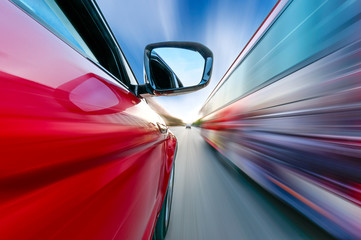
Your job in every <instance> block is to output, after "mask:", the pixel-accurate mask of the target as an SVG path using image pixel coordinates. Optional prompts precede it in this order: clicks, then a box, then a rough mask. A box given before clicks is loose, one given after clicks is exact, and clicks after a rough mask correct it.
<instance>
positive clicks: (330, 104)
mask: <svg viewBox="0 0 361 240" xmlns="http://www.w3.org/2000/svg"><path fill="white" fill-rule="evenodd" d="M360 16H361V4H360V1H318V0H317V1H305V0H294V1H283V0H281V1H279V2H278V3H277V5H276V7H275V8H274V10H273V11H272V12H271V13H270V15H269V17H268V18H267V19H266V20H265V21H264V23H263V25H262V26H261V27H260V28H259V29H258V31H257V32H256V33H255V35H254V37H253V38H252V39H251V40H250V41H249V43H248V44H247V46H246V47H245V48H244V49H243V51H242V52H241V54H240V55H239V57H238V58H237V59H236V61H235V62H234V64H233V65H232V67H231V68H230V69H229V70H228V72H227V73H226V75H225V76H224V77H223V79H222V80H221V82H220V83H219V84H218V85H217V87H216V88H215V89H214V91H213V92H212V93H211V95H210V96H209V98H208V100H207V101H206V103H205V104H204V106H203V107H202V109H201V112H200V113H201V116H203V117H202V118H201V119H200V122H201V133H202V136H203V137H204V138H205V139H206V140H207V141H208V142H209V143H210V144H211V145H212V146H214V147H215V148H217V149H218V150H219V151H220V152H221V153H222V154H224V155H225V156H226V157H227V158H228V159H229V160H230V161H232V162H233V163H234V164H235V165H236V166H238V167H239V168H240V169H241V170H242V171H243V172H244V173H246V174H247V175H248V176H250V177H251V178H252V179H253V180H254V181H256V182H257V183H259V184H260V185H262V186H263V187H264V188H265V189H267V190H269V191H270V192H272V193H273V194H275V195H277V196H278V197H280V198H281V199H283V200H284V201H286V202H287V203H289V204H290V205H292V206H293V207H295V208H296V209H298V210H299V211H300V212H302V213H303V214H304V215H306V216H308V217H309V218H310V219H311V220H313V221H314V222H316V223H317V224H319V225H320V226H321V227H323V228H324V229H326V230H327V231H328V232H330V233H331V234H333V235H334V236H336V237H337V238H340V239H361V177H360V176H361V127H360V125H361V64H360V63H361V31H360V29H361V21H360V20H359V19H360Z"/></svg>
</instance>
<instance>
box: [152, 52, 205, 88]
mask: <svg viewBox="0 0 361 240" xmlns="http://www.w3.org/2000/svg"><path fill="white" fill-rule="evenodd" d="M204 65H205V60H204V58H203V57H202V55H201V54H200V53H198V52H196V51H192V50H189V49H183V48H171V47H161V48H154V49H153V50H152V52H151V56H150V72H151V75H153V76H152V77H153V79H164V81H163V80H162V81H160V82H158V81H157V82H156V83H155V85H156V86H155V87H156V89H172V88H182V87H190V86H195V85H198V84H199V83H200V81H201V80H202V76H203V71H204Z"/></svg>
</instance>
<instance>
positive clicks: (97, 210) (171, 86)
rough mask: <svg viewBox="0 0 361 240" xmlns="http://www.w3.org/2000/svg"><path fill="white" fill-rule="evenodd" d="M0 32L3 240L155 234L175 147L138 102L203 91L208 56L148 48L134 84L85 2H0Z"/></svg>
mask: <svg viewBox="0 0 361 240" xmlns="http://www.w3.org/2000/svg"><path fill="white" fill-rule="evenodd" d="M0 32H1V37H0V90H1V93H0V195H1V197H0V212H1V214H0V236H1V237H0V238H1V239H147V240H148V239H152V238H153V239H164V237H165V234H166V232H167V229H168V224H169V221H170V220H169V219H170V210H171V203H172V193H173V182H174V166H175V165H174V160H175V156H176V148H177V140H176V138H175V136H174V135H173V134H172V132H171V131H170V130H169V129H168V127H167V126H166V125H165V123H164V121H163V120H162V118H161V117H160V115H158V114H157V113H156V112H155V111H153V110H152V109H151V108H150V107H149V106H148V104H147V103H146V100H145V97H150V96H160V95H176V94H181V93H186V92H192V91H195V90H197V89H200V88H202V87H204V86H206V85H207V84H208V82H209V79H210V74H211V70H212V62H213V57H212V53H211V51H210V50H209V49H208V48H206V47H204V46H203V45H201V44H198V43H191V42H165V43H157V44H150V45H148V46H146V48H145V53H144V55H145V56H144V59H145V60H144V67H145V72H146V74H145V77H146V79H145V84H142V85H140V84H138V82H137V81H136V79H135V77H134V75H133V73H132V70H131V69H130V66H129V64H128V62H127V60H126V59H125V57H124V55H123V52H122V51H121V49H120V47H119V45H118V43H117V42H116V40H115V37H114V36H113V34H112V32H111V30H110V28H109V26H108V25H107V23H106V21H105V19H104V17H103V16H102V14H101V12H100V9H99V8H98V7H97V5H96V3H95V1H94V0H74V1H60V0H41V1H34V0H10V1H0ZM124 34H128V33H127V32H124ZM153 51H159V54H158V53H157V54H156V55H155V54H152V53H153ZM175 51H176V52H177V54H175ZM184 52H186V53H184ZM189 52H190V54H191V55H197V54H198V55H197V57H198V58H196V57H193V58H192V59H189V58H188V57H186V56H189V55H190V54H189ZM179 53H184V54H183V55H179ZM162 54H163V57H164V56H166V57H167V59H166V60H164V59H163V58H161V57H162ZM154 56H155V57H154ZM174 56H177V58H176V60H174ZM180 57H181V58H183V59H182V60H184V61H182V63H183V64H186V63H189V64H194V61H195V60H198V59H200V62H199V63H200V64H199V66H200V68H202V67H204V69H202V70H203V72H201V73H200V75H199V77H198V76H194V77H195V79H194V84H193V83H191V82H189V81H186V83H187V84H185V85H184V84H183V83H182V84H181V82H180V81H181V80H182V78H181V77H180V78H181V79H178V77H175V74H174V73H173V71H172V69H171V68H170V67H169V66H168V64H166V62H167V61H168V62H169V60H172V59H173V61H178V60H179V58H180ZM190 62H191V63H190ZM185 70H186V69H185ZM179 72H181V73H182V69H180V70H179ZM179 72H178V73H179ZM185 73H187V71H185ZM202 74H203V75H202Z"/></svg>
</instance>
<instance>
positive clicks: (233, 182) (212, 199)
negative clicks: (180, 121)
mask: <svg viewBox="0 0 361 240" xmlns="http://www.w3.org/2000/svg"><path fill="white" fill-rule="evenodd" d="M172 131H173V132H174V133H175V135H176V137H177V139H178V144H179V145H178V152H177V161H176V168H175V170H176V173H175V182H174V189H175V191H174V195H173V206H172V213H171V214H172V216H171V221H170V226H169V230H168V234H167V237H166V239H167V240H184V239H197V240H219V239H225V240H233V239H242V240H247V239H272V240H273V239H292V240H296V239H297V240H300V239H322V240H326V239H333V238H332V237H331V236H330V235H328V234H327V233H326V232H324V231H322V229H321V228H319V227H317V225H315V224H313V223H312V222H311V221H309V220H308V219H307V218H305V217H304V216H302V215H301V214H299V213H298V212H297V211H295V210H293V209H292V208H291V207H289V206H287V205H286V204H284V203H282V202H281V201H279V200H278V199H276V198H275V197H273V196H272V195H271V194H269V193H267V191H265V190H264V189H262V188H261V187H259V186H258V185H257V184H256V183H254V182H253V181H252V180H250V179H249V178H248V177H247V176H246V175H245V174H242V173H241V174H240V173H239V172H237V171H235V169H234V168H232V167H231V166H230V165H228V164H225V161H224V159H223V158H222V157H221V156H220V155H219V154H217V152H216V151H214V150H213V149H212V148H211V147H210V146H209V145H208V144H207V142H206V141H204V139H203V138H202V137H201V136H200V131H199V129H197V128H195V127H193V128H192V129H185V128H183V127H182V128H172ZM228 163H229V161H228Z"/></svg>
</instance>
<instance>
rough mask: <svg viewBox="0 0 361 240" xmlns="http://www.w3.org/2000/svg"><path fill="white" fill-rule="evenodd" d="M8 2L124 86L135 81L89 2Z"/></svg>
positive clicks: (81, 0)
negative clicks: (12, 3)
mask: <svg viewBox="0 0 361 240" xmlns="http://www.w3.org/2000/svg"><path fill="white" fill-rule="evenodd" d="M12 2H14V3H15V4H16V5H18V6H19V7H20V8H21V9H23V10H24V11H25V12H27V13H28V14H29V15H30V16H31V17H33V18H34V19H36V20H37V21H38V22H39V23H41V24H42V25H43V26H44V27H46V28H47V29H49V30H50V31H51V32H53V33H54V34H55V35H57V36H58V37H59V38H61V39H62V40H63V41H65V42H66V43H67V44H69V45H70V46H71V47H73V48H74V49H75V50H77V51H78V52H79V53H81V54H82V55H83V56H85V57H86V58H88V59H90V60H91V61H93V62H94V63H96V64H98V65H99V66H101V67H102V68H103V69H105V70H107V71H108V72H109V73H111V74H112V75H113V76H114V77H116V78H117V79H118V80H120V81H121V82H123V83H125V85H127V86H130V85H136V84H137V81H136V80H135V78H134V76H133V73H132V72H131V70H130V69H129V66H127V62H126V60H125V57H124V56H123V54H122V52H121V50H120V48H119V46H118V44H117V43H116V41H115V39H114V37H113V36H112V33H111V31H110V30H109V28H108V26H107V24H106V22H105V20H104V18H103V16H102V15H101V13H100V12H99V10H98V9H97V6H96V4H95V3H94V2H93V1H89V0H78V1H61V0H12Z"/></svg>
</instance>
